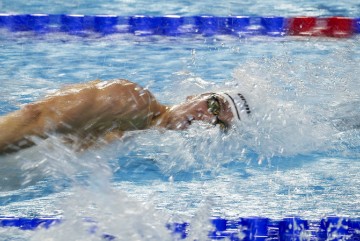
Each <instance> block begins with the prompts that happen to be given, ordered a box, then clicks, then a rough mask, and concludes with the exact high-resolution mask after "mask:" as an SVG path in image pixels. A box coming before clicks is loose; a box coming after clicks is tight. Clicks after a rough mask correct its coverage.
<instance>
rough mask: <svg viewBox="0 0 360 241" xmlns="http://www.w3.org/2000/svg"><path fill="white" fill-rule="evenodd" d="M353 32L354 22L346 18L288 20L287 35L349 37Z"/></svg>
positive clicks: (300, 18) (295, 18)
mask: <svg viewBox="0 0 360 241" xmlns="http://www.w3.org/2000/svg"><path fill="white" fill-rule="evenodd" d="M354 32H355V25H354V20H353V19H352V18H347V17H329V18H316V17H294V18H289V19H288V35H293V36H326V37H335V38H347V37H351V36H352V35H353V34H354Z"/></svg>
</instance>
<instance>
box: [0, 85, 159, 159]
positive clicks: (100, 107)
mask: <svg viewBox="0 0 360 241" xmlns="http://www.w3.org/2000/svg"><path fill="white" fill-rule="evenodd" d="M162 108H163V107H162V105H160V104H159V103H158V102H157V101H156V99H155V98H154V96H153V95H152V94H151V93H150V92H149V91H148V90H146V89H144V88H142V87H140V86H138V85H137V84H135V83H132V82H130V81H127V80H122V79H120V80H115V81H103V82H102V81H99V80H96V81H92V82H89V83H84V84H76V85H71V86H68V87H66V88H64V89H61V90H60V91H58V92H56V93H55V94H53V95H51V96H47V97H46V98H45V99H43V100H41V101H38V102H35V103H31V104H28V105H26V106H24V107H23V108H22V109H20V110H18V111H16V112H13V113H10V114H8V115H7V116H4V117H1V118H0V131H1V132H2V133H1V135H0V153H1V152H2V151H4V150H6V149H7V148H10V147H11V148H14V145H15V147H16V146H18V144H19V143H20V142H22V143H25V144H24V146H25V147H26V146H30V145H31V144H33V143H32V142H31V141H29V140H28V137H29V136H39V137H43V138H46V136H47V134H48V133H51V132H56V133H61V134H73V135H78V136H80V137H84V136H87V135H92V136H96V137H99V136H103V135H104V134H107V133H109V132H113V131H116V132H122V131H128V130H139V129H144V128H147V127H149V126H150V124H151V121H152V119H153V118H154V116H156V114H157V113H158V112H160V111H161V109H162ZM9 146H10V147H9Z"/></svg>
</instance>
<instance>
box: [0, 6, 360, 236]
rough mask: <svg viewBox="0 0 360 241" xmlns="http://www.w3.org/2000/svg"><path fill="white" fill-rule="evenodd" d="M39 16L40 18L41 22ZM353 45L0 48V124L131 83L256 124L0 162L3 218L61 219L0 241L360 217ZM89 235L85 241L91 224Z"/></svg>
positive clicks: (100, 41)
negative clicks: (60, 94)
mask: <svg viewBox="0 0 360 241" xmlns="http://www.w3.org/2000/svg"><path fill="white" fill-rule="evenodd" d="M142 3H143V2H141V1H126V2H122V3H121V2H118V1H111V2H107V3H102V2H94V3H90V4H87V2H86V3H85V2H84V1H71V2H70V1H68V2H65V3H63V1H55V2H53V3H52V4H50V3H47V2H43V1H41V2H40V1H33V2H31V4H26V5H24V4H22V3H21V4H20V2H17V1H11V2H10V1H9V2H7V1H2V3H0V6H1V5H2V9H3V10H2V11H4V12H18V13H24V12H27V13H33V12H39V11H40V12H44V13H64V12H65V13H81V14H98V13H106V14H117V15H131V14H140V13H146V14H159V15H160V14H169V13H179V14H184V15H191V14H199V13H208V14H214V15H228V14H235V13H236V14H238V15H267V14H271V15H272V14H274V15H281V16H290V15H345V16H359V15H360V6H359V5H357V4H354V3H347V4H345V3H337V2H336V3H328V1H323V2H322V3H319V1H317V3H314V2H313V1H298V2H296V3H292V2H289V1H281V2H279V3H278V1H277V2H276V3H277V4H276V5H275V4H274V3H273V4H271V3H270V2H266V3H263V2H261V1H256V2H255V3H254V1H244V2H243V3H241V4H240V3H236V2H232V1H225V2H219V3H217V4H210V2H207V3H206V4H205V3H194V2H188V3H187V2H184V1H174V2H171V3H170V2H166V3H165V2H164V3H161V2H156V3H155V2H152V4H150V6H149V4H148V5H147V6H148V9H146V10H144V9H143V7H142V6H143V5H141V4H142ZM39 9H40V10H39ZM358 43H359V36H354V37H353V38H349V39H331V38H306V37H305V38H303V37H302V38H296V37H283V38H276V37H273V38H271V37H261V36H257V37H251V38H245V39H237V38H234V37H229V36H213V37H209V38H204V37H200V36H197V37H196V38H190V37H186V38H171V37H168V38H165V37H154V36H153V37H136V36H132V35H110V36H106V37H102V38H98V37H97V36H90V37H88V38H81V37H78V36H68V35H64V34H49V35H44V36H31V37H30V36H27V35H26V34H25V35H24V34H18V33H7V32H4V33H2V34H1V36H0V46H1V48H0V60H1V64H2V68H0V78H1V79H0V81H1V88H0V103H1V105H0V113H1V114H6V113H8V112H10V111H12V110H16V109H18V108H19V107H20V106H21V105H23V104H25V103H29V102H31V101H35V100H37V99H41V98H42V97H43V96H45V95H47V94H51V93H53V92H54V91H55V90H57V89H59V88H61V87H62V86H64V85H66V84H71V83H80V82H84V81H90V80H94V79H102V80H110V79H116V78H125V79H129V80H132V81H135V82H137V83H139V84H140V85H142V86H145V87H146V88H149V89H150V90H151V91H152V92H153V93H154V94H155V96H156V97H157V98H158V99H159V100H160V101H161V102H163V103H165V104H176V103H178V102H180V101H181V100H184V99H185V97H186V96H188V95H192V94H197V93H202V92H207V91H217V90H225V89H234V88H236V89H238V90H240V91H241V92H242V93H243V94H244V95H246V97H247V99H248V102H249V104H250V106H251V108H252V117H251V118H250V119H249V120H246V121H244V122H243V123H241V124H240V125H239V126H238V127H237V128H236V129H235V130H234V131H232V132H230V133H228V134H224V133H221V132H220V130H218V129H217V128H209V126H207V125H202V124H195V125H194V126H193V127H192V128H190V129H189V130H187V131H183V132H176V131H169V132H165V133H163V132H162V131H158V130H148V131H143V132H132V133H129V134H128V135H126V136H125V137H124V140H119V141H116V142H114V143H113V144H111V145H109V146H104V147H102V148H99V149H91V150H89V151H87V152H84V153H75V152H73V151H72V150H71V149H69V148H68V147H66V146H63V145H62V144H61V143H60V141H59V139H58V137H57V136H52V137H51V138H49V139H48V140H46V141H38V146H36V147H33V148H30V149H27V150H24V151H22V152H19V153H16V154H13V155H9V156H6V157H0V161H1V162H2V163H3V165H1V167H0V174H1V175H0V184H1V185H0V187H1V192H0V203H1V205H0V210H1V211H0V214H1V215H2V216H18V217H38V216H42V217H43V216H45V217H59V218H63V219H64V220H65V222H64V223H63V224H61V225H59V226H56V227H53V228H51V229H49V230H39V231H35V232H30V231H27V232H26V231H20V230H17V229H10V230H9V229H1V230H0V236H1V237H2V239H3V240H101V237H102V236H101V234H103V233H111V234H113V235H114V236H116V237H117V238H118V239H119V240H170V239H171V237H170V234H169V232H168V231H167V230H166V228H165V224H166V223H168V222H177V221H187V222H190V223H191V224H192V229H191V232H190V237H189V238H188V240H194V239H197V240H206V237H207V232H206V231H207V230H209V223H208V219H209V218H210V217H212V216H221V217H227V218H237V217H247V216H263V217H270V218H274V219H277V218H282V217H285V216H288V215H298V216H301V217H304V218H306V219H316V220H317V219H320V218H322V217H324V216H328V215H337V216H345V217H359V214H360V208H359V207H360V205H359V204H360V201H359V200H360V190H359V188H358V187H359V184H360V177H359V171H360V161H359V160H360V159H359V147H360V135H359V134H360V133H359V130H358V129H357V127H358V126H359V109H360V108H359V103H360V102H359V101H360V97H359V94H358V93H359V90H360V84H359V81H358V76H360V68H359V66H358V62H359V59H360V45H359V44H358ZM84 217H86V218H89V219H91V220H93V221H94V222H96V226H97V229H96V230H93V232H92V234H89V229H91V228H92V225H93V222H89V221H84Z"/></svg>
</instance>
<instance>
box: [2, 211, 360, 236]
mask: <svg viewBox="0 0 360 241" xmlns="http://www.w3.org/2000/svg"><path fill="white" fill-rule="evenodd" d="M84 221H86V219H84ZM61 222H62V220H61V219H58V218H12V217H3V218H0V227H2V228H9V227H12V228H14V227H16V228H19V229H21V230H37V229H40V228H51V227H53V226H56V225H58V224H60V223H61ZM91 223H94V226H93V229H90V230H89V235H91V234H94V232H95V231H94V230H96V222H94V221H91ZM210 223H211V224H212V229H211V230H209V231H208V237H209V239H210V240H224V239H226V240H231V241H240V240H243V241H267V240H272V241H300V240H317V241H325V240H344V241H345V240H347V241H358V240H360V219H359V218H352V219H349V218H342V217H335V216H334V217H326V218H323V219H321V220H318V221H314V220H306V219H302V218H300V217H287V218H284V219H281V220H272V219H269V218H264V217H247V218H239V219H233V220H228V219H224V218H217V217H214V218H212V219H211V220H210ZM166 227H167V229H168V230H169V232H171V233H172V234H173V235H174V238H175V239H176V240H179V239H185V238H187V237H188V234H189V232H191V224H189V223H171V224H167V225H166ZM101 237H102V238H103V240H116V236H114V235H112V234H102V236H101Z"/></svg>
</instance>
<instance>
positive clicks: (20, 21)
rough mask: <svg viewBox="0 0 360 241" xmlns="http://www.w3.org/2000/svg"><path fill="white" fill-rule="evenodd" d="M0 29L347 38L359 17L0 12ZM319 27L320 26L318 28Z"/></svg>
mask: <svg viewBox="0 0 360 241" xmlns="http://www.w3.org/2000/svg"><path fill="white" fill-rule="evenodd" d="M309 19H310V20H312V21H313V22H314V24H313V25H314V26H310V27H309V29H306V33H302V31H303V27H302V26H303V25H304V23H307V22H309V21H308V20H309ZM317 19H321V22H322V23H323V22H324V20H325V22H326V24H327V26H317V25H316V22H315V21H317ZM0 28H2V29H7V30H9V31H10V32H26V31H33V32H35V33H37V34H44V33H52V32H65V33H68V34H75V35H83V36H87V35H86V34H85V33H91V32H95V33H100V34H102V35H108V34H120V33H122V34H123V33H128V34H134V35H138V36H149V35H164V36H186V35H193V34H200V35H203V36H213V35H234V36H237V37H244V36H253V35H266V36H275V37H279V36H280V37H281V36H285V35H299V36H301V35H305V34H306V35H307V36H327V37H329V36H330V37H336V34H335V35H334V34H333V33H332V32H331V31H335V30H336V31H340V32H342V35H340V37H341V36H346V37H348V36H351V35H352V34H354V33H360V18H344V17H327V18H314V17H291V18H284V17H279V16H264V17H249V16H228V17H221V16H210V15H203V16H179V15H165V16H147V15H134V16H117V15H92V16H87V15H74V14H70V15H68V14H61V15H49V14H0ZM312 28H314V29H312ZM319 28H323V29H322V30H321V31H319ZM304 31H305V30H304Z"/></svg>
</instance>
